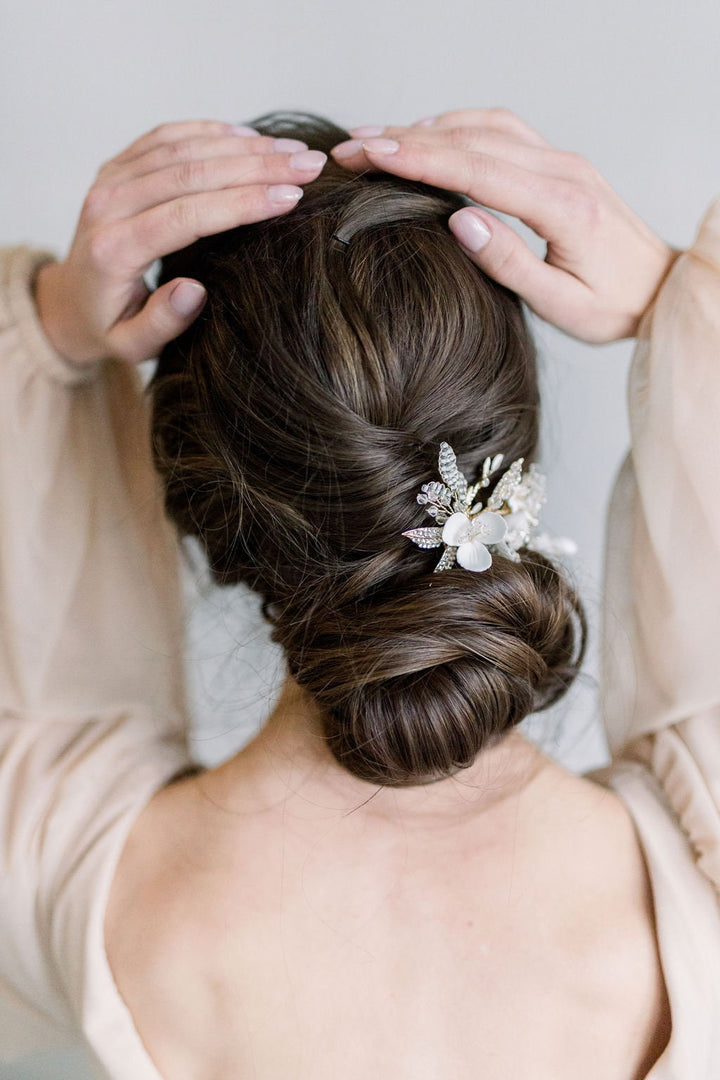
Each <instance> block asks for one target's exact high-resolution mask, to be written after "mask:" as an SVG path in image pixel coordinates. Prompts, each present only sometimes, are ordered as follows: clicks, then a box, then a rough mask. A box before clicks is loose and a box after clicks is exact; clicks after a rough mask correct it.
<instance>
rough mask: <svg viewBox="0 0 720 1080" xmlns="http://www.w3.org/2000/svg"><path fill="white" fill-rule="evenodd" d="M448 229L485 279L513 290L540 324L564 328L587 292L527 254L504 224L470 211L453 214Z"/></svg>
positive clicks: (469, 208) (573, 279)
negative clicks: (539, 318) (534, 314)
mask: <svg viewBox="0 0 720 1080" xmlns="http://www.w3.org/2000/svg"><path fill="white" fill-rule="evenodd" d="M448 225H449V227H450V229H451V231H452V233H453V235H454V236H455V238H456V239H457V240H458V241H459V242H460V244H461V245H462V246H463V248H464V249H465V251H466V253H467V254H468V255H469V256H470V258H471V259H472V261H473V262H474V263H475V264H476V265H477V266H479V267H480V269H481V270H483V271H484V272H485V273H486V274H487V275H488V277H491V278H493V279H494V280H495V281H497V282H499V283H500V284H501V285H505V286H506V287H507V288H508V289H512V291H513V292H515V293H517V294H518V296H519V297H520V298H521V299H522V300H524V301H525V303H526V304H527V305H528V307H530V308H531V309H532V311H534V312H535V313H536V314H537V315H539V316H540V317H541V318H543V319H547V321H548V322H551V323H554V324H555V325H556V326H559V327H560V328H561V329H569V328H570V326H571V325H572V324H573V321H574V320H573V315H574V314H575V313H577V314H579V313H580V311H581V310H582V309H583V308H584V306H585V305H586V304H587V300H588V294H589V292H590V290H589V289H588V287H587V286H586V285H584V284H583V282H581V281H580V280H579V279H578V278H576V277H574V276H573V275H572V274H569V273H567V271H565V270H561V269H560V268H559V267H557V266H552V265H551V264H550V263H548V262H545V260H544V259H540V258H538V256H537V255H536V254H535V253H534V252H533V251H531V250H530V248H529V247H528V246H527V244H526V243H525V241H524V240H523V239H522V238H521V237H520V236H518V234H517V233H516V232H515V230H514V229H511V228H510V226H509V225H506V224H505V222H503V221H500V220H499V218H496V217H495V216H494V215H493V214H488V213H484V212H482V211H480V210H478V209H477V208H476V207H474V206H466V207H463V209H462V210H456V211H455V213H454V214H452V215H451V216H450V218H449V219H448Z"/></svg>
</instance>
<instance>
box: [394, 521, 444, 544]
mask: <svg viewBox="0 0 720 1080" xmlns="http://www.w3.org/2000/svg"><path fill="white" fill-rule="evenodd" d="M442 532H443V531H442V529H437V528H433V527H432V526H431V527H429V528H426V529H408V530H407V532H404V533H403V536H407V538H408V540H412V542H413V544H417V546H418V547H421V548H436V547H440V545H441V544H442V542H443V540H442Z"/></svg>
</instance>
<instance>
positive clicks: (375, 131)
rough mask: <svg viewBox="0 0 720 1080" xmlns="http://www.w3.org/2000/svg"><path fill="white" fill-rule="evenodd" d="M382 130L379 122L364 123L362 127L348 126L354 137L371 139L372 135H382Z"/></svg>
mask: <svg viewBox="0 0 720 1080" xmlns="http://www.w3.org/2000/svg"><path fill="white" fill-rule="evenodd" d="M384 130H385V128H384V127H380V125H379V124H365V125H364V126H363V127H356V128H350V134H351V135H352V136H353V138H355V139H371V138H372V137H373V136H374V135H382V133H383V131H384Z"/></svg>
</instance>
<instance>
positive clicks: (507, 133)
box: [331, 109, 680, 344]
mask: <svg viewBox="0 0 720 1080" xmlns="http://www.w3.org/2000/svg"><path fill="white" fill-rule="evenodd" d="M350 134H351V135H353V140H352V141H351V142H345V143H340V144H339V145H338V146H336V147H335V148H334V149H333V150H332V151H331V153H332V155H333V157H334V158H335V160H336V161H338V163H339V164H342V165H344V166H345V167H347V168H349V169H352V170H353V171H366V170H368V169H373V170H375V169H380V170H384V171H386V172H389V173H393V174H394V175H396V176H403V177H406V178H408V179H411V180H420V181H423V182H425V183H427V184H432V185H435V186H437V187H441V188H448V189H450V190H452V191H458V192H461V193H462V194H464V195H467V196H469V197H470V198H471V199H472V200H474V202H476V203H480V204H482V205H483V206H484V207H489V208H490V209H493V210H497V211H500V212H501V213H504V214H510V215H513V216H514V217H517V218H519V219H520V220H521V221H523V222H524V223H525V224H526V225H528V226H529V227H530V228H531V229H533V231H534V232H536V233H537V234H538V235H539V236H541V237H542V238H543V239H544V240H545V241H546V242H547V251H546V254H545V258H544V259H542V258H538V256H537V255H535V254H534V253H533V252H532V251H531V250H530V248H529V247H528V245H527V244H526V243H525V242H524V241H523V240H522V239H521V237H520V236H519V235H518V234H517V233H516V232H515V230H514V229H512V228H510V227H509V226H508V225H507V224H505V223H504V222H503V221H501V220H500V219H499V218H497V217H495V216H494V215H493V214H491V213H489V212H488V210H485V209H480V208H478V207H475V206H472V207H467V208H465V209H462V210H458V211H456V213H454V214H453V215H452V216H451V217H450V219H449V225H450V228H451V229H452V231H453V233H454V234H455V236H456V237H457V239H458V240H459V242H460V243H461V245H462V246H463V248H464V249H465V251H466V252H467V254H468V255H469V257H470V258H471V259H472V260H473V261H474V262H475V263H477V265H478V266H479V267H480V268H481V269H482V270H483V271H485V273H487V274H488V275H489V276H490V277H492V278H494V279H495V280H496V281H498V282H500V283H501V284H502V285H505V286H507V287H508V288H509V289H512V290H513V291H514V292H516V293H518V294H519V295H520V296H521V297H522V299H523V300H524V301H525V302H526V303H527V305H528V307H530V308H531V310H532V311H534V312H535V313H536V314H537V315H539V316H540V317H541V318H543V319H546V320H547V321H548V322H551V323H553V324H554V325H555V326H557V327H559V328H560V329H561V330H564V331H565V332H566V333H568V334H571V335H572V336H573V337H576V338H578V339H579V340H581V341H588V342H591V343H594V344H599V343H603V342H609V341H617V340H619V339H621V338H626V337H633V336H634V335H635V333H636V332H637V328H638V325H639V323H640V320H641V319H642V316H643V314H644V313H645V311H646V310H647V309H648V308H649V306H650V305H651V303H652V301H653V300H654V298H655V295H656V294H657V291H658V289H659V287H660V285H661V283H662V281H663V280H664V278H665V276H666V274H667V273H668V271H669V269H670V267H671V266H672V264H673V262H674V261H675V259H676V258H677V256H678V255H679V254H680V252H679V251H678V250H677V249H674V248H671V247H670V246H669V245H668V244H666V243H665V241H664V240H662V239H661V238H660V237H659V236H656V235H655V233H653V232H652V231H651V229H649V228H648V226H647V225H645V223H644V222H643V221H641V219H640V218H639V217H638V216H637V215H636V214H634V213H633V211H632V210H630V208H629V207H628V206H627V205H626V204H625V203H624V202H623V201H622V199H621V198H620V197H619V195H617V194H616V192H615V191H613V189H612V188H611V186H610V184H608V182H607V181H606V180H605V179H603V177H602V176H601V175H600V174H599V173H598V171H597V170H596V169H595V168H594V167H593V166H592V165H591V164H590V163H589V162H588V161H586V159H585V158H584V157H582V156H581V155H580V154H576V153H568V152H566V151H563V150H558V149H557V148H555V147H554V146H552V145H551V144H550V143H549V142H548V141H547V140H546V139H544V138H543V137H542V136H541V135H540V134H538V132H536V131H535V130H534V129H533V128H531V127H530V126H529V125H528V124H526V123H525V122H524V121H522V120H520V119H519V118H518V117H516V116H515V115H514V114H513V113H512V112H510V111H509V110H508V109H463V110H460V111H457V112H449V113H445V114H443V115H441V116H438V117H435V118H433V119H432V120H430V121H420V122H418V123H417V124H415V125H413V126H411V127H386V128H378V127H373V128H367V127H361V128H355V129H353V130H352V131H351V132H350Z"/></svg>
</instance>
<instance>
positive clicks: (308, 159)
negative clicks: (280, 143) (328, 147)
mask: <svg viewBox="0 0 720 1080" xmlns="http://www.w3.org/2000/svg"><path fill="white" fill-rule="evenodd" d="M326 161H327V154H323V152H322V150H299V151H298V152H297V154H292V155H291V157H290V167H291V168H292V169H301V170H303V171H304V172H310V171H311V170H312V171H313V172H314V171H315V170H316V169H322V167H323V165H324V164H325V162H326Z"/></svg>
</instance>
